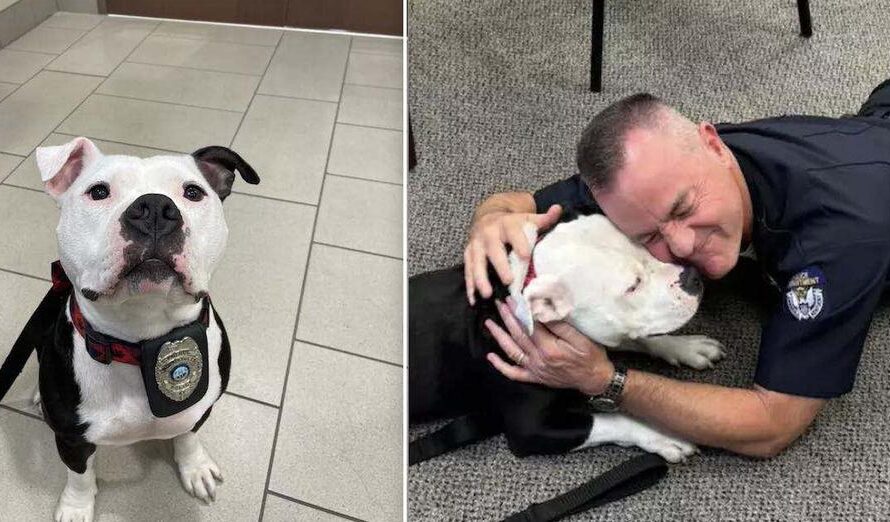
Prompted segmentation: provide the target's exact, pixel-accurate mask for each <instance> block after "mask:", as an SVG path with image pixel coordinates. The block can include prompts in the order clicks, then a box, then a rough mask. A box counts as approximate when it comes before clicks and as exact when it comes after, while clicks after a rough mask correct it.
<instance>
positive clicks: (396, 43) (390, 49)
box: [352, 36, 404, 56]
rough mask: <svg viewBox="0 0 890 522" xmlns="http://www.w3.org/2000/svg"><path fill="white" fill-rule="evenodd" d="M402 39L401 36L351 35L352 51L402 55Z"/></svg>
mask: <svg viewBox="0 0 890 522" xmlns="http://www.w3.org/2000/svg"><path fill="white" fill-rule="evenodd" d="M403 47H404V40H403V39H402V38H380V37H375V36H353V37H352V52H354V53H377V54H393V55H398V56H402V49H403Z"/></svg>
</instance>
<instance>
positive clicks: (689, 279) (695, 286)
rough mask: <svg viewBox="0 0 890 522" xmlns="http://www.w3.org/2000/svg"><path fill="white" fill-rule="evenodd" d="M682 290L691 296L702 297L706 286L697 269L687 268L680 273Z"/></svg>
mask: <svg viewBox="0 0 890 522" xmlns="http://www.w3.org/2000/svg"><path fill="white" fill-rule="evenodd" d="M680 288H681V289H682V290H683V291H684V292H686V293H687V294H689V295H694V296H698V295H701V293H702V291H703V290H704V284H703V283H702V280H701V276H700V275H699V273H698V270H696V269H695V267H692V266H687V267H686V268H684V269H683V271H682V272H680Z"/></svg>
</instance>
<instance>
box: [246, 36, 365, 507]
mask: <svg viewBox="0 0 890 522" xmlns="http://www.w3.org/2000/svg"><path fill="white" fill-rule="evenodd" d="M282 39H283V38H282ZM279 43H280V42H279ZM351 49H352V37H351V36H350V37H349V49H347V51H346V55H347V56H349V50H351ZM276 52H277V48H276ZM272 56H273V57H274V56H275V55H274V53H273V55H272ZM270 63H271V60H270ZM348 65H349V60H348V59H347V60H345V61H344V64H343V76H342V78H343V80H341V82H340V95H339V96H338V97H337V109H336V111H335V112H334V122H335V124H334V125H331V137H330V139H329V140H328V154H327V158H325V165H324V172H327V170H328V163H330V161H331V145H332V144H333V143H334V129H335V128H336V121H337V116H339V114H340V101H341V99H342V97H343V85H344V82H345V80H346V68H347V67H348ZM326 179H327V176H322V178H321V189H320V190H319V194H324V185H325V180H326ZM320 207H321V196H319V207H318V208H316V209H315V216H314V218H313V220H312V232H311V234H310V235H309V249H308V251H307V252H306V266H304V267H303V278H302V280H301V281H302V283H301V284H300V299H299V300H298V301H297V316H296V318H294V331H293V333H292V334H291V340H293V339H295V338H296V337H297V328H298V327H299V326H300V313H301V312H302V311H303V299H304V297H305V296H306V286H307V278H308V277H309V265H310V264H311V263H312V250H313V246H314V241H315V231H316V230H317V228H318V215H319V214H320V213H321V212H320ZM295 344H296V343H294V342H291V346H290V352H288V355H287V366H286V367H285V372H284V383H283V384H282V386H281V403H280V405H279V408H278V420H277V421H276V423H275V435H274V437H273V439H272V452H271V454H270V455H269V469H268V470H267V472H266V486H265V487H264V488H263V501H262V503H261V504H260V518H259V522H263V515H264V514H265V511H266V499H267V498H268V496H269V484H270V483H271V481H272V467H273V466H274V465H275V450H276V446H277V445H278V432H279V431H280V430H281V417H282V415H283V414H284V401H285V400H286V399H287V384H288V381H289V380H290V369H291V363H292V362H293V358H294V346H295Z"/></svg>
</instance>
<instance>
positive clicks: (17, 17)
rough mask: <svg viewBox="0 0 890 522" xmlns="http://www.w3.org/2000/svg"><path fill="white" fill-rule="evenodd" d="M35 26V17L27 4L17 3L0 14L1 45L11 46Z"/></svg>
mask: <svg viewBox="0 0 890 522" xmlns="http://www.w3.org/2000/svg"><path fill="white" fill-rule="evenodd" d="M34 25H35V24H34V15H33V13H32V12H31V9H30V7H29V6H28V4H27V2H20V1H16V2H15V3H13V4H12V5H11V6H9V7H8V8H6V9H5V10H3V11H2V12H0V45H2V46H6V45H9V43H10V42H13V41H14V40H16V39H17V38H19V37H20V36H22V35H23V34H25V33H27V32H28V31H30V30H31V29H32V28H33V27H34Z"/></svg>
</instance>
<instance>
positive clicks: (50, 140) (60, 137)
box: [0, 133, 173, 190]
mask: <svg viewBox="0 0 890 522" xmlns="http://www.w3.org/2000/svg"><path fill="white" fill-rule="evenodd" d="M75 137H76V136H68V135H65V134H56V133H53V134H50V135H49V136H48V137H47V138H46V139H45V140H43V143H41V144H40V146H41V147H52V146H54V145H61V144H63V143H67V142H69V141H71V140H73V139H74V138H75ZM93 143H95V144H96V146H97V147H99V150H101V151H102V153H103V154H106V155H110V154H123V155H126V156H137V157H140V158H146V157H148V156H157V155H158V154H173V152H169V151H161V150H156V149H147V148H145V147H136V146H134V145H123V144H120V143H114V142H110V141H104V140H97V139H94V140H93ZM34 154H35V153H34V152H32V153H31V155H30V156H28V157H27V158H26V159H25V161H22V162H21V165H19V166H18V168H17V169H15V171H14V172H13V173H12V175H10V176H9V178H7V179H6V181H4V183H5V184H7V185H14V186H16V187H26V188H32V189H35V190H43V182H42V181H41V180H40V171H38V170H37V162H36V161H35V159H34ZM13 157H14V156H13ZM0 177H2V175H0Z"/></svg>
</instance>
